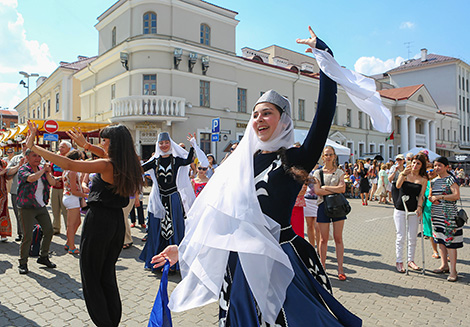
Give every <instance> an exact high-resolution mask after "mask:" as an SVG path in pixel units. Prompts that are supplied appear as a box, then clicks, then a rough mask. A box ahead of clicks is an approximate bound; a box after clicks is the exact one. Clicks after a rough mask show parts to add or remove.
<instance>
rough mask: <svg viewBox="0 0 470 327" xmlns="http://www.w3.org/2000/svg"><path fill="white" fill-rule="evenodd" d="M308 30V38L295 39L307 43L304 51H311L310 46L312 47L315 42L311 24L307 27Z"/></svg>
mask: <svg viewBox="0 0 470 327" xmlns="http://www.w3.org/2000/svg"><path fill="white" fill-rule="evenodd" d="M308 31H309V32H310V37H309V38H308V39H297V40H296V42H297V43H299V44H306V45H308V46H309V48H307V49H306V50H305V52H312V48H313V49H314V48H315V46H316V44H317V35H316V34H315V32H314V31H313V30H312V27H311V26H309V27H308Z"/></svg>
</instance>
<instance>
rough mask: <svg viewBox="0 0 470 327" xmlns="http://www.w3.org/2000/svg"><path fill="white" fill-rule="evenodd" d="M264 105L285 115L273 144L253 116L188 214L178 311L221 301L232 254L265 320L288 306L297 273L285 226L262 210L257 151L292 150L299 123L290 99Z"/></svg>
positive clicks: (175, 299) (269, 96)
mask: <svg viewBox="0 0 470 327" xmlns="http://www.w3.org/2000/svg"><path fill="white" fill-rule="evenodd" d="M279 100H280V101H279ZM262 102H270V103H274V104H275V105H277V106H278V107H279V108H280V109H281V110H282V111H283V112H282V114H281V118H280V121H279V123H278V125H277V127H276V130H275V132H274V133H273V135H272V137H271V138H270V140H268V141H267V142H262V141H260V140H259V138H258V137H257V135H256V134H255V131H254V129H253V118H251V119H250V121H249V123H248V126H247V128H246V130H245V134H244V136H243V139H242V140H241V142H240V144H239V145H238V147H237V148H236V150H235V151H234V152H233V153H232V154H231V155H230V156H229V157H228V158H227V160H226V161H225V162H224V163H223V164H222V165H220V166H219V167H218V168H217V170H216V171H215V173H214V175H213V176H212V177H211V179H210V180H209V182H208V184H207V185H206V186H205V188H204V191H203V192H201V193H200V195H199V196H198V197H197V198H196V200H195V202H194V205H193V206H192V208H191V210H190V211H189V212H188V215H187V219H186V231H185V237H184V239H183V241H182V242H181V244H180V247H179V252H180V267H181V274H182V277H183V280H182V281H181V282H180V283H179V285H178V286H177V287H176V289H175V290H174V291H173V293H172V295H171V299H170V305H169V306H170V309H171V310H173V311H183V310H187V309H191V308H195V307H198V306H202V305H205V304H207V303H210V302H214V301H217V299H218V296H219V293H220V290H221V289H222V283H223V277H224V274H225V271H226V267H227V261H228V256H229V254H230V251H235V252H237V253H238V257H239V259H240V263H241V266H242V268H243V272H244V274H245V277H246V280H247V282H248V285H249V286H250V289H251V291H252V293H253V295H254V297H255V299H256V302H257V304H258V306H259V308H260V310H261V313H262V315H263V319H264V320H265V321H267V322H268V323H271V324H274V322H275V320H276V318H277V315H278V313H279V311H280V309H281V307H282V304H283V303H284V300H285V296H286V290H287V287H288V286H289V284H290V282H291V280H292V278H293V276H294V273H293V270H292V266H291V264H290V261H289V258H288V257H287V255H286V253H285V252H284V251H283V250H282V249H281V247H280V245H279V234H280V226H279V224H278V223H276V222H275V221H274V220H272V219H271V218H269V217H267V216H266V215H265V214H264V213H263V212H262V211H261V207H260V205H259V202H258V198H257V196H256V189H255V182H254V169H253V155H254V154H255V152H256V151H257V150H266V151H276V150H278V149H279V148H280V147H290V146H291V145H292V144H293V142H294V135H293V123H292V119H291V118H290V104H289V101H288V100H287V99H285V98H284V97H282V96H280V95H279V94H277V93H275V92H274V91H269V92H266V93H265V95H263V96H262V97H261V98H260V100H259V101H258V102H257V103H262Z"/></svg>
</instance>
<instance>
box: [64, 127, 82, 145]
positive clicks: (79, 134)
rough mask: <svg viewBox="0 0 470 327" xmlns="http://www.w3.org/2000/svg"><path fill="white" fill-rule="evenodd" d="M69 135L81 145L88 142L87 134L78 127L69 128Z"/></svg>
mask: <svg viewBox="0 0 470 327" xmlns="http://www.w3.org/2000/svg"><path fill="white" fill-rule="evenodd" d="M65 133H67V135H68V136H69V137H70V138H71V139H72V140H73V141H74V142H75V143H76V144H77V145H78V146H80V147H82V148H83V147H84V146H85V144H86V139H85V136H83V134H82V130H81V129H80V128H78V130H77V129H76V128H75V127H73V128H72V129H70V130H68V131H67V132H65Z"/></svg>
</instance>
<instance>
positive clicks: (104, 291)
mask: <svg viewBox="0 0 470 327" xmlns="http://www.w3.org/2000/svg"><path fill="white" fill-rule="evenodd" d="M28 127H29V132H28V136H27V138H26V145H27V147H28V148H30V149H31V150H32V151H33V152H35V153H37V154H39V155H41V156H42V157H43V158H44V159H46V160H49V161H52V162H53V163H54V164H56V165H58V166H60V167H61V168H62V169H66V170H73V171H78V172H83V173H97V174H96V175H95V176H94V178H93V181H92V184H91V189H90V194H89V196H88V206H89V210H88V212H87V214H86V216H85V221H84V223H83V228H82V237H81V242H80V250H81V254H80V273H81V277H82V285H83V295H84V298H85V303H86V306H87V309H88V313H89V314H90V317H91V319H92V320H93V322H94V323H95V324H96V325H97V326H118V325H119V321H120V320H121V313H122V306H121V299H120V297H119V289H118V285H117V280H116V261H117V259H118V257H119V253H120V252H121V250H122V246H123V243H124V232H125V227H124V217H123V212H122V208H123V207H125V206H126V205H127V204H128V202H129V196H131V195H133V194H135V193H136V192H139V191H140V190H141V189H142V178H141V176H142V168H141V166H140V162H139V159H138V157H137V154H136V152H135V149H134V142H133V140H132V136H131V134H130V132H129V130H128V129H127V127H125V126H124V125H114V126H108V127H106V128H105V129H103V130H102V131H101V132H100V137H101V146H100V147H98V146H95V145H91V144H90V143H88V142H86V140H85V138H84V137H83V135H82V134H81V133H80V132H78V131H70V132H69V133H68V134H69V136H70V137H72V139H73V140H74V141H75V142H76V143H77V144H78V145H79V146H81V147H84V148H85V149H86V150H90V151H91V152H93V153H95V154H96V155H98V156H99V157H101V159H97V160H93V161H80V160H71V159H69V158H67V157H64V156H59V155H57V154H55V153H52V152H50V151H47V150H46V149H43V148H41V147H38V146H36V145H35V144H34V138H35V136H36V133H37V127H36V126H35V125H33V123H32V122H30V121H28Z"/></svg>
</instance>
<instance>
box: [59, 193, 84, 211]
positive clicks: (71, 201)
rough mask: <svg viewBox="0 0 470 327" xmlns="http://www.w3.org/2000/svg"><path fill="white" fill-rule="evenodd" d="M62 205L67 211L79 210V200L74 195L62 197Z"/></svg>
mask: <svg viewBox="0 0 470 327" xmlns="http://www.w3.org/2000/svg"><path fill="white" fill-rule="evenodd" d="M62 203H63V204H64V206H65V208H67V209H76V208H80V198H79V197H78V196H75V195H65V194H64V196H63V197H62Z"/></svg>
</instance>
